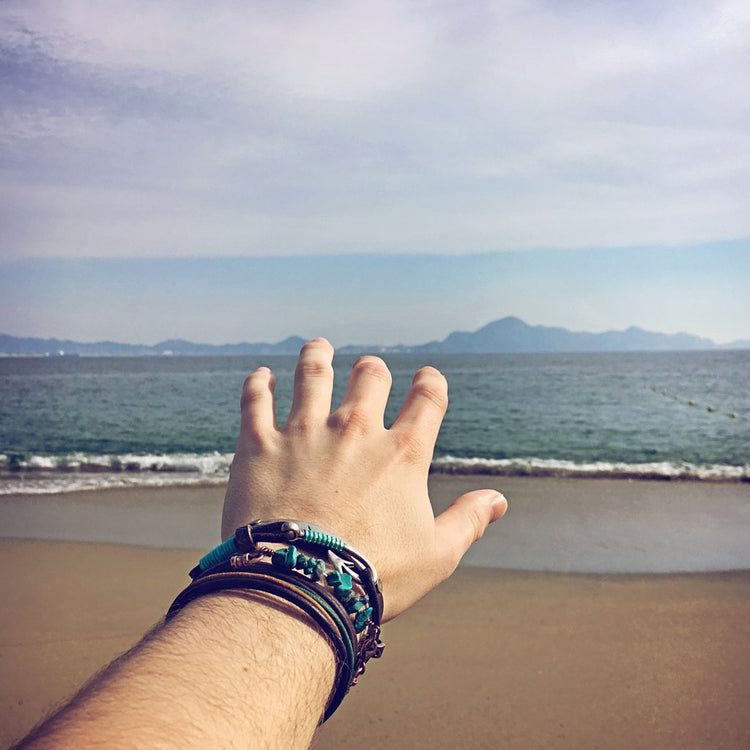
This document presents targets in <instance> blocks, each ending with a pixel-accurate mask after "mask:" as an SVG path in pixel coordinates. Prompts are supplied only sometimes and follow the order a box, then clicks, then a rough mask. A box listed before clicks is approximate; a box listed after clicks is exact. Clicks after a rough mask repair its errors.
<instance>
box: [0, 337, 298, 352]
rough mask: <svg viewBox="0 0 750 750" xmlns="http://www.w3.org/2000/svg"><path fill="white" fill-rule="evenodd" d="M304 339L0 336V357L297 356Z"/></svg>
mask: <svg viewBox="0 0 750 750" xmlns="http://www.w3.org/2000/svg"><path fill="white" fill-rule="evenodd" d="M304 343H305V339H303V338H300V337H299V336H290V337H289V338H287V339H284V340H283V341H280V342H279V343H277V344H267V343H264V342H262V343H256V344H247V343H242V344H219V345H215V344H195V343H193V342H192V341H185V340H184V339H169V340H167V341H161V342H159V343H158V344H154V345H153V346H147V345H145V344H118V343H116V342H114V341H98V342H96V343H81V342H79V341H69V340H67V339H37V338H18V337H16V336H9V335H7V334H0V354H5V355H15V356H58V355H65V356H84V357H140V356H158V355H162V356H169V355H175V356H198V357H200V356H229V355H237V356H251V355H259V354H261V355H262V354H297V353H298V352H299V350H300V347H301V346H302V345H303V344H304Z"/></svg>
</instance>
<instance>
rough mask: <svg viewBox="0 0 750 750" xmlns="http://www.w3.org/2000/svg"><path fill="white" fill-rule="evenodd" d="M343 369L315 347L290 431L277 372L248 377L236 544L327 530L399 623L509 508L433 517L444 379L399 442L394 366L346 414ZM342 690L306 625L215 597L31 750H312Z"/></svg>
mask: <svg viewBox="0 0 750 750" xmlns="http://www.w3.org/2000/svg"><path fill="white" fill-rule="evenodd" d="M332 360H333V347H332V346H331V345H330V344H329V343H328V341H326V340H325V339H320V338H319V339H314V340H313V341H311V342H309V343H308V344H306V345H305V346H304V347H303V349H302V351H301V353H300V356H299V360H298V364H297V370H296V374H295V382H294V398H293V403H292V407H291V410H290V414H289V417H288V419H287V421H286V423H285V424H284V427H283V428H280V427H279V425H278V424H277V422H276V419H275V410H274V398H273V392H274V384H275V381H274V376H273V373H272V372H271V370H269V369H268V368H266V367H261V368H259V369H258V370H256V371H255V372H254V373H252V374H251V375H250V376H249V377H248V378H247V379H246V381H245V384H244V386H243V390H242V398H241V412H242V418H241V426H240V436H239V440H238V443H237V450H236V453H235V457H234V461H233V463H232V468H231V474H230V479H229V484H228V488H227V493H226V498H225V503H224V511H223V518H222V536H223V537H224V538H226V537H228V536H230V535H232V534H233V533H234V530H235V528H236V527H238V526H240V525H244V524H247V523H248V522H249V521H251V520H253V519H255V518H261V519H271V518H297V519H301V520H305V521H309V522H311V523H315V524H317V525H319V526H322V527H323V528H325V529H327V530H329V531H331V532H333V533H335V534H337V535H339V536H340V537H342V538H343V539H346V540H347V542H348V543H350V544H351V545H352V546H354V547H356V548H357V549H358V550H360V551H361V552H362V553H363V554H364V555H365V556H366V557H368V558H369V559H370V561H371V562H372V563H373V565H374V566H375V567H376V569H377V570H378V573H379V575H380V578H381V581H382V586H383V594H384V602H385V614H384V621H387V620H389V619H392V618H393V617H396V616H397V615H398V614H400V613H401V612H403V611H404V610H405V609H407V608H408V607H409V606H411V605H412V604H413V603H414V602H415V601H417V600H418V599H419V598H420V597H422V596H423V595H424V594H426V593H427V592H428V591H430V590H431V589H432V588H434V587H435V586H436V585H438V584H439V583H440V582H441V581H443V580H444V579H445V578H447V577H448V576H449V575H450V574H451V573H452V572H453V571H454V570H455V568H456V566H457V565H458V563H459V561H460V560H461V558H462V556H463V555H464V553H465V552H466V550H467V549H468V548H469V546H471V544H472V543H473V542H474V541H476V540H477V539H479V538H480V537H481V536H482V534H483V533H484V530H485V529H486V527H487V525H488V524H489V523H491V522H493V521H496V520H497V519H499V518H500V517H501V516H502V515H503V514H504V513H505V510H506V508H507V503H506V501H505V498H504V497H503V496H502V495H501V494H500V493H498V492H496V491H495V490H477V491H474V492H469V493H467V494H465V495H462V496H461V497H459V498H458V499H457V500H456V501H455V502H454V503H453V504H452V505H451V507H450V508H448V509H447V510H446V511H444V512H443V513H441V514H440V515H439V516H438V517H437V518H436V517H434V515H433V512H432V507H431V505H430V500H429V496H428V493H427V475H428V470H429V466H430V461H431V458H432V452H433V448H434V445H435V440H436V439H437V434H438V430H439V429H440V424H441V422H442V420H443V417H444V415H445V411H446V409H447V406H448V386H447V382H446V380H445V378H444V377H443V376H442V375H441V374H440V373H439V372H438V371H437V370H435V369H434V368H431V367H425V368H422V369H421V370H419V371H418V372H417V373H416V375H415V376H414V380H413V384H412V388H411V390H410V392H409V394H408V396H407V398H406V401H405V403H404V405H403V408H402V410H401V413H400V415H399V417H398V418H397V420H396V422H395V423H394V424H393V425H392V427H391V428H390V429H385V427H384V424H383V415H384V412H385V405H386V401H387V398H388V394H389V392H390V388H391V376H390V373H389V371H388V368H387V367H386V365H385V363H384V362H383V361H382V360H381V359H379V358H377V357H370V356H367V357H362V358H360V359H359V360H358V361H357V362H356V363H355V364H354V366H353V368H352V373H351V378H350V381H349V388H348V391H347V393H346V396H345V397H344V399H343V401H342V403H341V405H340V406H339V408H338V409H336V411H334V412H333V413H331V395H332V389H333V367H332ZM385 658H387V651H386V654H385ZM334 679H335V660H334V656H333V651H332V649H331V647H330V645H329V643H328V642H327V640H326V639H325V637H324V636H323V635H322V634H321V633H320V632H319V631H318V630H317V628H316V626H315V625H314V623H312V621H310V620H308V619H307V616H306V615H304V614H302V613H300V612H299V611H297V610H295V609H294V608H293V607H291V606H290V605H288V604H286V603H285V602H281V601H279V600H277V599H274V598H273V597H267V596H263V595H260V594H255V593H252V592H232V591H229V592H222V593H218V594H212V595H210V596H204V597H202V598H200V599H198V600H196V601H194V602H192V603H191V604H189V605H188V606H187V607H186V608H185V609H184V610H183V611H182V612H181V613H180V614H179V615H178V616H177V617H175V618H174V619H173V620H171V621H170V622H169V623H167V624H166V625H165V624H161V625H158V626H157V627H156V628H155V630H154V631H153V632H152V633H151V634H150V635H149V636H147V638H146V639H144V641H142V642H141V643H140V644H139V645H138V646H136V647H135V648H134V649H133V650H132V651H131V652H129V653H128V654H126V655H124V656H123V657H121V658H120V659H119V660H117V661H116V662H115V663H114V664H112V665H110V667H109V668H107V670H105V672H104V673H103V674H102V675H100V676H99V677H97V678H96V679H95V680H94V681H93V682H92V683H91V684H90V685H89V686H88V687H87V688H85V689H84V691H83V692H82V693H81V694H79V695H78V696H77V697H76V698H75V699H74V700H73V701H72V702H71V704H69V705H68V706H67V707H65V708H64V709H63V710H62V711H61V712H60V713H58V714H57V715H56V716H54V717H52V719H51V720H50V721H48V722H47V723H46V724H44V725H42V727H41V728H40V729H39V730H37V732H35V733H34V734H33V735H31V736H30V737H29V738H28V739H27V740H26V741H25V742H24V743H22V745H21V747H30V748H31V747H33V748H52V747H54V748H93V747H107V748H115V747H180V748H185V747H237V748H240V747H248V748H249V747H256V748H257V747H272V746H273V747H275V746H278V743H285V744H284V745H283V746H284V747H289V748H306V747H309V744H310V742H311V740H312V737H313V735H314V732H315V729H316V727H317V726H318V724H319V722H320V718H321V716H322V713H323V711H324V708H325V705H326V701H327V699H328V696H329V695H330V692H331V688H332V686H333V683H334ZM364 679H366V676H365V678H364Z"/></svg>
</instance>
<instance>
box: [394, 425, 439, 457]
mask: <svg viewBox="0 0 750 750" xmlns="http://www.w3.org/2000/svg"><path fill="white" fill-rule="evenodd" d="M395 439H396V450H397V452H398V454H399V455H400V456H401V458H402V459H403V460H404V461H405V462H406V463H412V464H418V463H422V462H423V461H424V460H425V459H430V458H431V457H432V450H428V448H427V445H426V443H425V441H424V440H422V439H421V438H420V437H419V436H418V435H416V434H414V433H413V432H403V433H397V434H396V436H395Z"/></svg>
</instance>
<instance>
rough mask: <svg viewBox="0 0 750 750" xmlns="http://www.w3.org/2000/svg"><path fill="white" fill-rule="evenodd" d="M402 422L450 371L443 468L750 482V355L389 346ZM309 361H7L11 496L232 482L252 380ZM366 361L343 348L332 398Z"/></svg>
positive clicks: (0, 433)
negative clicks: (482, 351) (427, 371)
mask: <svg viewBox="0 0 750 750" xmlns="http://www.w3.org/2000/svg"><path fill="white" fill-rule="evenodd" d="M385 359H386V361H387V362H388V365H389V367H390V369H391V372H392V373H393V378H394V386H393V392H392V395H391V399H390V402H389V406H388V409H387V412H386V423H387V424H390V423H391V422H392V421H393V420H394V419H395V418H396V416H397V414H398V410H399V408H400V405H401V403H402V402H403V399H404V396H405V395H406V393H407V391H408V389H409V385H410V383H411V378H412V375H413V373H414V371H415V370H416V369H417V368H418V367H420V366H422V365H425V364H431V365H434V366H436V367H438V368H439V369H440V370H442V372H443V373H445V375H446V376H447V378H448V381H449V384H450V400H451V405H450V408H449V412H448V414H447V416H446V419H445V421H444V423H443V428H442V430H441V432H440V436H439V439H438V442H437V446H436V450H435V456H434V462H433V468H434V470H436V471H444V472H477V473H490V474H510V475H512V474H529V475H567V476H578V477H627V478H631V479H639V478H643V479H646V478H648V479H652V478H664V479H675V478H680V479H693V480H726V481H750V351H719V352H649V353H630V352H628V353H600V354H593V353H592V354H494V355H407V354H402V355H386V356H385ZM295 362H296V358H294V357H285V356H275V357H258V358H253V357H160V358H157V357H153V358H152V357H134V358H104V357H102V358H74V357H54V358H3V359H0V494H6V495H7V494H12V493H18V492H25V493H57V492H65V491H71V490H81V489H96V488H101V487H115V486H153V485H179V484H202V483H222V482H224V481H225V480H226V478H227V475H228V468H229V464H230V462H231V458H232V452H233V450H234V443H235V440H236V435H237V431H238V426H239V406H238V404H239V393H240V388H241V386H242V381H243V380H244V378H245V376H246V374H247V373H248V372H250V371H251V370H253V369H254V368H255V367H257V366H259V365H261V364H266V365H269V366H270V367H272V368H273V370H274V371H275V373H276V375H277V388H276V396H277V415H278V418H279V421H281V422H283V420H284V419H285V417H286V414H287V413H288V409H289V405H290V403H291V389H292V380H293V375H294V366H295ZM352 362H353V358H352V357H337V359H336V361H335V369H336V385H335V389H334V403H338V402H339V401H340V399H341V398H342V396H343V393H344V391H345V389H346V383H347V380H348V371H349V369H350V367H351V364H352Z"/></svg>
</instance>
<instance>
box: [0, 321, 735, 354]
mask: <svg viewBox="0 0 750 750" xmlns="http://www.w3.org/2000/svg"><path fill="white" fill-rule="evenodd" d="M304 343H305V339H303V338H301V337H300V336H290V337H289V338H286V339H284V340H283V341H280V342H278V343H276V344H269V343H265V342H261V343H254V344H250V343H241V344H219V345H215V344H196V343H193V342H191V341H185V340H184V339H169V340H167V341H161V342H160V343H158V344H154V345H153V346H147V345H142V344H120V343H117V342H114V341H100V342H97V343H80V342H77V341H69V340H61V339H39V338H18V337H16V336H10V335H7V334H0V354H4V355H15V356H45V355H46V356H51V355H60V354H64V355H73V356H114V357H117V356H146V355H150V356H155V355H162V356H168V355H175V356H225V355H235V356H251V355H256V356H257V355H267V354H297V353H298V352H299V350H300V347H301V346H302V345H303V344H304ZM717 348H721V349H750V341H735V342H733V343H731V344H724V345H722V346H721V347H718V346H717V345H716V344H715V343H714V342H713V341H711V340H710V339H706V338H701V337H699V336H693V335H691V334H689V333H673V334H672V333H654V332H652V331H645V330H643V329H642V328H636V327H634V326H631V327H630V328H628V329H627V330H625V331H606V332H604V333H587V332H583V331H569V330H567V329H566V328H554V327H549V326H530V325H528V324H527V323H524V321H523V320H521V319H520V318H516V317H507V318H502V319H501V320H495V321H493V322H492V323H488V324H487V325H486V326H483V327H482V328H480V329H478V330H477V331H473V332H470V331H454V332H453V333H451V334H449V335H448V336H447V337H446V338H444V339H443V340H442V341H431V342H429V343H427V344H419V345H416V346H404V345H401V344H399V345H398V346H360V345H350V346H342V347H339V348H338V352H339V353H341V354H360V353H364V352H370V353H376V354H393V353H400V352H416V353H432V352H435V353H443V354H464V353H477V354H480V353H496V352H509V353H510V352H615V351H618V352H621V351H669V350H682V351H684V350H694V349H717Z"/></svg>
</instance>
